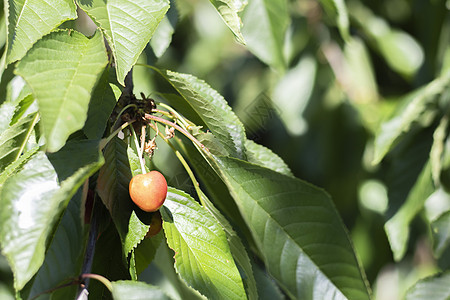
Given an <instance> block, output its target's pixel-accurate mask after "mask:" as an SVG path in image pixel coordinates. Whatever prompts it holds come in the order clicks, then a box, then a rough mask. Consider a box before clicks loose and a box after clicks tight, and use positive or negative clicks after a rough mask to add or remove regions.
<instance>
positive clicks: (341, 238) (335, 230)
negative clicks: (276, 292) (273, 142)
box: [217, 157, 369, 299]
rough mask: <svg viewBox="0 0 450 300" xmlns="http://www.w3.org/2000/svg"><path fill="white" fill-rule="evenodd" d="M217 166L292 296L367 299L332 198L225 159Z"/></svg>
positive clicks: (286, 178)
mask: <svg viewBox="0 0 450 300" xmlns="http://www.w3.org/2000/svg"><path fill="white" fill-rule="evenodd" d="M217 162H218V171H220V172H221V174H222V178H223V179H224V181H225V183H226V184H227V186H228V188H229V189H230V192H231V194H232V195H233V198H234V199H235V201H236V202H237V204H238V206H239V209H240V211H241V213H242V215H243V217H244V219H245V220H246V222H247V224H248V226H249V227H250V229H251V231H252V234H253V237H254V238H255V241H256V244H257V246H258V248H259V250H260V251H261V253H262V255H263V259H264V262H265V264H266V266H267V269H268V271H269V273H270V274H271V275H272V276H273V277H274V278H275V279H276V280H277V281H278V283H279V284H280V285H281V287H282V288H283V289H284V291H285V292H286V293H288V295H289V296H290V297H293V298H298V299H313V298H317V299H343V298H345V297H346V298H348V299H369V294H368V290H367V287H366V283H365V277H364V274H363V271H362V270H361V269H360V266H359V263H358V261H357V259H356V256H355V253H354V250H353V247H352V244H351V242H350V238H349V237H348V235H347V232H346V229H345V227H344V225H343V223H342V220H341V219H340V217H339V215H338V213H337V211H336V209H335V208H334V205H333V203H332V202H331V199H330V197H329V196H328V194H326V193H325V192H324V191H323V190H320V189H318V188H316V187H314V186H312V185H310V184H308V183H306V182H303V181H301V180H298V179H296V178H292V177H289V176H285V175H282V174H280V173H277V172H274V171H272V170H269V169H266V168H262V167H259V166H256V165H253V164H249V163H247V162H244V161H240V160H237V159H233V158H226V157H221V158H217ZM330 249H333V250H332V251H330Z"/></svg>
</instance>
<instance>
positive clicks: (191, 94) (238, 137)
mask: <svg viewBox="0 0 450 300" xmlns="http://www.w3.org/2000/svg"><path fill="white" fill-rule="evenodd" d="M160 73H161V74H162V75H163V76H164V78H166V79H167V80H168V81H169V82H170V83H171V84H172V85H173V87H174V88H175V89H176V90H177V91H178V92H179V93H180V95H181V96H182V97H183V98H184V99H185V101H186V102H188V103H189V105H190V106H191V107H192V109H193V110H194V111H195V112H197V114H198V115H199V116H200V117H201V119H202V121H203V122H204V123H205V124H206V125H207V126H208V129H209V130H211V132H212V133H213V134H214V136H215V137H216V138H217V139H218V140H219V141H220V142H221V143H222V145H223V147H224V148H225V149H226V150H227V151H228V153H229V155H231V156H233V157H237V158H245V131H244V126H243V125H242V123H241V122H240V121H239V119H238V118H237V116H236V115H235V114H234V112H233V111H232V110H231V108H230V107H229V106H228V103H227V102H226V100H225V99H224V98H223V97H222V96H221V95H220V94H219V93H218V92H217V91H215V90H214V89H212V88H211V87H210V86H209V85H208V84H207V83H206V82H204V81H203V80H200V79H198V78H196V77H195V76H193V75H189V74H182V73H177V72H172V71H165V72H163V71H160ZM169 100H170V99H169Z"/></svg>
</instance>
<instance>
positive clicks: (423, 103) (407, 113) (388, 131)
mask: <svg viewBox="0 0 450 300" xmlns="http://www.w3.org/2000/svg"><path fill="white" fill-rule="evenodd" d="M449 83H450V76H446V77H439V78H437V79H435V80H434V81H432V82H430V83H429V84H428V85H426V86H425V87H423V88H421V89H419V90H417V91H415V92H414V93H412V94H410V95H408V96H407V97H405V99H404V100H403V101H404V104H403V106H402V107H400V108H399V110H398V111H397V113H396V114H395V115H394V116H393V117H392V118H391V119H390V120H389V121H388V122H385V123H384V124H382V126H381V129H380V131H379V133H378V134H377V135H376V138H375V153H374V159H373V163H374V164H376V163H379V162H380V161H381V160H382V159H383V157H384V156H385V155H386V153H388V152H389V150H391V149H392V148H393V147H394V146H395V145H396V144H397V143H398V142H399V140H400V139H401V137H402V136H403V134H404V133H406V132H408V131H409V130H410V129H411V127H412V126H413V124H415V123H416V122H418V121H419V122H420V121H421V120H422V119H423V118H424V117H426V116H427V114H429V113H430V106H431V105H433V104H435V102H436V101H437V100H436V95H438V94H440V93H442V91H443V90H444V89H445V88H446V86H448V85H449Z"/></svg>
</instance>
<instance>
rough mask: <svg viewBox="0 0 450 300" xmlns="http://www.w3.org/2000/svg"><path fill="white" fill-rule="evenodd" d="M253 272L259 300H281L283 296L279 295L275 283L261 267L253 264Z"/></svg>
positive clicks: (279, 292)
mask: <svg viewBox="0 0 450 300" xmlns="http://www.w3.org/2000/svg"><path fill="white" fill-rule="evenodd" d="M253 270H254V273H255V280H256V284H257V286H258V291H259V296H260V297H259V299H260V300H283V299H285V297H284V295H283V294H282V293H281V291H280V289H279V287H278V286H277V285H276V283H275V281H274V280H273V279H272V278H270V277H269V275H268V274H267V273H266V272H264V271H263V270H262V269H261V267H259V266H258V265H256V264H253Z"/></svg>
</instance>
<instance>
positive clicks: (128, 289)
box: [111, 280, 170, 300]
mask: <svg viewBox="0 0 450 300" xmlns="http://www.w3.org/2000/svg"><path fill="white" fill-rule="evenodd" d="M111 284H112V295H113V299H114V300H146V299H155V300H160V299H161V300H166V299H167V300H168V299H170V298H169V297H167V296H166V295H165V294H164V293H163V292H162V291H161V290H160V289H159V287H156V286H152V285H149V284H146V283H144V282H139V281H131V280H130V281H125V280H121V281H113V282H111Z"/></svg>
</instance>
